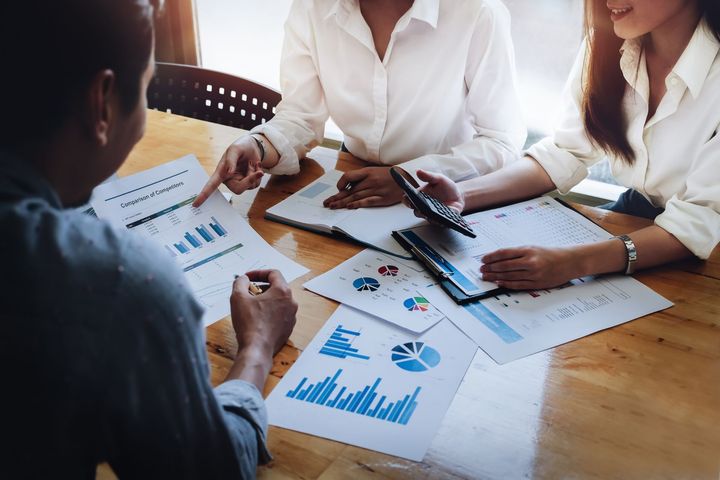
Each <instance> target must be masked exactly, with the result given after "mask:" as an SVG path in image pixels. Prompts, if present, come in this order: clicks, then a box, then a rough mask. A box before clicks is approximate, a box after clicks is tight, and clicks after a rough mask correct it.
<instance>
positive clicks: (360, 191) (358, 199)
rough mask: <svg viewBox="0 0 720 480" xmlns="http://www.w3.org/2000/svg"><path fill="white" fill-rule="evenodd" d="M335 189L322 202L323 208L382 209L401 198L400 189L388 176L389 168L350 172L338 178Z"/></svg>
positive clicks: (371, 168) (366, 168) (368, 168)
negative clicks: (335, 190)
mask: <svg viewBox="0 0 720 480" xmlns="http://www.w3.org/2000/svg"><path fill="white" fill-rule="evenodd" d="M348 186H349V188H348ZM337 188H338V190H340V191H339V192H338V193H336V194H335V195H333V196H332V197H329V198H326V199H325V201H324V202H323V205H324V206H325V207H328V208H331V209H337V208H351V209H354V208H361V207H383V206H386V205H394V204H396V203H398V202H399V201H400V200H402V197H403V192H402V189H401V188H400V187H399V186H398V185H397V184H396V183H395V180H393V178H392V177H391V176H390V167H365V168H360V169H358V170H351V171H349V172H346V173H345V174H344V175H343V176H342V177H340V180H339V181H338V184H337Z"/></svg>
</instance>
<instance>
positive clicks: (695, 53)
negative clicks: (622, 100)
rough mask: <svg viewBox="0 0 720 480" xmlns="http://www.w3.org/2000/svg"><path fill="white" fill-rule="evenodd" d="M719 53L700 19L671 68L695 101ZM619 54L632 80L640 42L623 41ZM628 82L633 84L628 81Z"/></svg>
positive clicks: (621, 63)
mask: <svg viewBox="0 0 720 480" xmlns="http://www.w3.org/2000/svg"><path fill="white" fill-rule="evenodd" d="M719 50H720V43H718V41H717V39H716V38H715V35H714V34H713V32H712V30H711V29H710V27H709V26H708V24H707V21H706V20H705V18H703V19H701V20H700V22H699V23H698V26H697V27H696V28H695V32H694V33H693V35H692V37H691V38H690V42H688V45H687V47H685V51H683V53H682V55H680V58H679V59H678V61H677V62H676V63H675V66H674V67H673V69H672V73H674V74H675V75H677V76H678V77H679V78H680V79H681V80H682V81H683V82H684V83H685V85H687V87H688V89H689V90H690V94H691V95H692V96H693V98H697V96H698V95H699V94H700V91H701V90H702V86H703V84H704V83H705V79H706V78H707V75H708V72H710V67H712V64H713V62H714V61H715V58H716V57H717V54H718V51H719ZM620 51H621V52H622V56H621V58H620V68H621V69H622V71H623V74H624V75H625V78H626V79H630V78H635V76H636V73H637V71H638V64H639V62H640V58H641V56H642V40H641V39H640V38H632V39H629V40H626V41H625V42H624V43H623V45H622V47H621V48H620ZM628 83H631V84H633V82H630V81H629V80H628Z"/></svg>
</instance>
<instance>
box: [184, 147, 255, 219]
mask: <svg viewBox="0 0 720 480" xmlns="http://www.w3.org/2000/svg"><path fill="white" fill-rule="evenodd" d="M262 176H263V171H262V167H261V165H260V149H259V147H258V145H257V143H255V140H253V139H252V137H251V136H250V135H246V136H244V137H241V138H239V139H238V140H236V141H235V143H233V144H232V145H230V146H229V147H228V148H227V150H225V153H224V154H223V156H222V158H221V159H220V163H218V165H217V167H216V168H215V172H213V174H212V175H211V176H210V179H209V180H208V182H207V183H206V184H205V186H204V187H203V189H202V191H201V192H200V193H199V194H198V196H197V198H196V199H195V201H194V202H193V207H199V206H200V205H202V204H203V203H204V202H205V200H207V199H208V197H209V196H210V195H212V194H213V192H215V190H216V189H217V188H218V187H219V186H220V184H221V183H224V184H225V185H226V186H227V187H228V188H229V189H230V190H231V191H232V192H233V193H235V194H240V193H242V192H244V191H245V190H252V189H253V188H257V187H258V186H259V185H260V180H261V179H262Z"/></svg>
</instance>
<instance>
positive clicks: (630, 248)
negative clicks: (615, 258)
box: [615, 235, 637, 275]
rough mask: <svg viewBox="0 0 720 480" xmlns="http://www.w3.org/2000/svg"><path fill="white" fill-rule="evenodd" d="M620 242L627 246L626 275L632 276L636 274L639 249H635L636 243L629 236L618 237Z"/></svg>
mask: <svg viewBox="0 0 720 480" xmlns="http://www.w3.org/2000/svg"><path fill="white" fill-rule="evenodd" d="M615 238H617V239H618V240H620V241H621V242H623V244H624V245H625V252H626V254H627V257H626V258H627V259H626V261H625V275H632V273H633V272H635V262H637V248H635V242H633V241H632V238H630V237H629V236H628V235H618V236H617V237H615Z"/></svg>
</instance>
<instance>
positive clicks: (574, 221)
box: [398, 197, 612, 295]
mask: <svg viewBox="0 0 720 480" xmlns="http://www.w3.org/2000/svg"><path fill="white" fill-rule="evenodd" d="M465 220H466V221H467V222H468V223H469V224H470V226H472V228H473V230H474V231H475V233H476V234H477V238H470V237H466V236H464V235H462V234H460V233H458V232H456V231H454V230H451V229H449V228H444V227H439V226H437V225H423V226H420V227H416V228H412V229H410V230H404V231H401V232H398V233H399V234H401V235H403V236H405V237H406V239H407V240H408V241H409V243H411V244H414V245H416V246H418V247H419V248H420V249H421V250H422V251H424V253H425V254H426V255H428V257H430V258H432V259H433V260H437V261H438V262H440V263H441V264H442V265H443V269H444V270H446V271H449V272H452V274H451V276H449V277H448V279H449V280H450V281H452V282H453V284H455V285H456V286H457V287H458V288H460V289H461V290H462V291H463V292H465V294H467V295H477V294H482V293H484V292H489V291H492V290H495V289H497V285H495V284H494V283H491V282H485V281H483V279H482V277H481V275H480V266H481V265H482V257H483V256H484V255H486V254H488V253H490V252H493V251H495V250H498V249H500V248H508V247H516V246H523V245H535V246H539V247H564V246H570V245H580V244H584V243H593V242H598V241H601V240H607V239H608V238H610V237H611V236H612V235H610V234H609V233H608V232H606V231H605V230H603V229H602V228H600V227H599V226H597V225H596V224H594V223H593V222H591V221H590V220H588V219H587V218H585V217H583V216H582V215H580V214H579V213H577V212H576V211H574V210H572V209H570V208H568V207H566V206H564V205H562V204H561V203H560V202H558V201H557V200H555V199H554V198H551V197H540V198H536V199H533V200H528V201H526V202H521V203H516V204H513V205H509V206H506V207H501V208H496V209H493V210H488V211H484V212H478V213H473V214H471V215H468V216H466V217H465ZM427 247H429V248H427ZM436 257H437V258H436Z"/></svg>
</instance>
